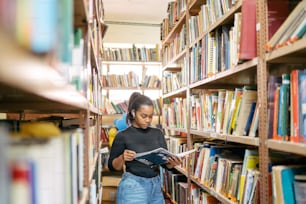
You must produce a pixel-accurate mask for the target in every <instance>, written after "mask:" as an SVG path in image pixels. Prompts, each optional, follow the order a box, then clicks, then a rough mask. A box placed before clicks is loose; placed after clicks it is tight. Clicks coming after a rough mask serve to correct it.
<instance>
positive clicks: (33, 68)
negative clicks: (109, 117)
mask: <svg viewBox="0 0 306 204" xmlns="http://www.w3.org/2000/svg"><path fill="white" fill-rule="evenodd" d="M0 43H1V47H0V52H1V53H6V57H4V58H2V59H1V61H0V87H1V89H0V90H1V91H0V93H1V95H2V99H1V102H0V103H1V106H0V107H1V109H2V110H3V111H5V110H10V111H14V110H27V109H32V110H33V109H34V110H54V111H56V110H67V111H69V110H71V111H73V110H80V109H83V110H85V109H87V108H88V106H89V104H88V102H87V99H86V98H85V97H84V96H83V95H82V94H81V93H80V92H78V91H77V90H76V89H75V88H74V87H73V86H72V85H70V84H68V83H67V82H66V81H65V79H64V78H63V77H62V76H61V75H60V74H59V72H58V71H57V70H56V69H55V68H53V67H52V66H51V65H49V63H48V61H47V57H44V58H42V57H41V56H36V55H34V54H32V53H31V52H29V51H27V50H25V49H22V48H20V47H19V46H17V45H16V43H15V42H14V41H13V40H11V39H10V38H9V37H7V36H5V34H4V33H3V32H0ZM16 59H18V60H16ZM17 73H18V74H17Z"/></svg>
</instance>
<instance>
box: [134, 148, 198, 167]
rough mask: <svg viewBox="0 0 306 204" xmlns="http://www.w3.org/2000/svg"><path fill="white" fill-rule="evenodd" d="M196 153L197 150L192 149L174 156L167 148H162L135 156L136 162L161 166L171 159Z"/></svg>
mask: <svg viewBox="0 0 306 204" xmlns="http://www.w3.org/2000/svg"><path fill="white" fill-rule="evenodd" d="M195 151H196V149H192V150H189V151H186V152H182V153H178V154H174V153H172V152H169V151H168V150H166V149H165V148H162V147H160V148H157V149H154V150H151V151H147V152H142V153H137V154H136V156H135V160H137V161H140V162H142V163H144V164H147V165H159V164H165V163H167V162H168V158H169V157H179V158H181V157H184V156H186V155H188V154H190V153H192V152H195Z"/></svg>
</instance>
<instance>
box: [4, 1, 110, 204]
mask: <svg viewBox="0 0 306 204" xmlns="http://www.w3.org/2000/svg"><path fill="white" fill-rule="evenodd" d="M99 2H100V1H99ZM99 2H98V1H94V3H95V5H96V6H97V5H98V4H99ZM57 6H58V5H57ZM71 6H73V8H72V10H74V16H73V22H71V24H72V26H74V28H81V29H82V31H83V36H82V39H84V47H86V51H87V52H84V56H85V55H86V56H87V57H86V59H87V60H88V62H89V60H91V59H94V60H93V61H91V62H90V64H91V67H90V69H91V72H92V73H95V74H96V75H98V70H99V69H98V68H99V66H100V65H99V64H100V63H99V59H100V56H99V52H97V51H96V50H95V49H93V48H94V47H100V46H99V45H97V44H94V43H97V42H98V41H93V40H92V39H91V37H89V39H86V37H85V35H86V33H87V32H88V33H91V32H92V30H90V29H91V27H90V26H89V12H88V5H87V2H86V1H85V0H84V1H83V0H82V1H75V2H73V4H71ZM70 9H71V8H70ZM12 15H13V14H12ZM37 17H39V16H37ZM29 23H31V22H29ZM12 26H13V27H14V26H15V25H12ZM98 26H100V27H102V26H105V25H101V24H100V25H98ZM54 32H56V31H54ZM71 32H72V33H71V35H72V34H73V29H72V30H71ZM97 34H98V35H100V33H99V31H98V32H97ZM56 39H57V38H56ZM57 40H58V39H57ZM100 40H101V41H102V39H100ZM101 41H99V42H98V43H101ZM0 42H1V44H2V46H1V48H0V52H1V60H0V98H1V100H0V104H1V105H0V112H1V113H6V114H7V116H8V117H7V119H9V120H25V121H28V120H34V121H35V120H37V119H40V118H48V117H50V116H55V117H57V116H59V117H63V118H65V119H73V118H78V119H79V124H78V125H79V126H80V129H79V130H78V131H81V132H82V133H81V134H82V136H83V143H82V145H83V147H84V148H83V149H82V150H83V156H84V158H83V159H82V162H83V166H82V167H81V170H77V169H75V171H82V172H83V179H82V180H83V190H82V192H79V193H80V194H79V195H78V196H77V197H78V198H77V202H78V203H84V204H85V203H88V202H89V200H90V196H89V195H90V192H89V186H90V183H91V180H92V179H94V178H93V172H94V171H95V168H96V166H97V165H96V164H98V158H99V157H98V156H99V147H100V144H101V142H100V141H99V138H100V137H99V136H100V129H99V128H100V126H99V123H100V117H101V113H100V107H99V105H100V104H99V102H98V101H97V98H91V97H89V95H90V94H88V95H87V91H88V92H91V93H92V94H97V93H96V92H94V90H92V89H90V88H89V89H87V90H85V89H81V90H78V89H77V88H76V86H75V85H74V84H73V83H72V82H71V81H69V80H68V78H67V76H66V75H65V74H64V73H62V70H61V69H62V68H63V67H62V66H63V65H62V64H61V59H60V57H59V56H57V54H58V53H57V52H58V50H56V48H55V47H53V48H52V50H51V51H50V52H48V53H42V54H35V53H34V52H33V51H32V50H31V48H25V47H24V46H21V45H20V44H18V43H17V41H16V39H14V38H13V36H12V35H10V34H9V31H8V30H6V29H5V28H4V27H1V29H0ZM61 43H65V42H56V44H61ZM57 49H58V48H57ZM71 49H72V47H71ZM84 56H83V57H84ZM85 64H87V62H86V63H85ZM71 67H73V66H72V65H71ZM83 68H84V67H83ZM86 68H89V67H86ZM97 80H98V79H97ZM89 81H91V82H89ZM89 83H92V84H89ZM93 84H95V85H93ZM84 85H85V84H84ZM86 85H87V87H90V86H89V85H93V86H96V87H95V88H96V90H95V91H97V92H98V90H99V89H100V87H101V83H100V82H99V81H97V82H96V81H94V77H92V78H91V76H90V80H88V84H86ZM91 120H93V121H94V124H93V125H94V127H93V128H94V133H93V134H95V138H96V141H91V142H92V144H90V143H89V132H90V128H92V127H90V126H91V125H92V124H91ZM81 129H82V130H81ZM62 134H63V135H62ZM65 134H66V133H64V131H63V132H62V133H61V135H60V136H63V137H64V136H65ZM78 134H79V133H78ZM63 144H64V143H63ZM90 146H92V147H94V149H95V151H96V152H95V155H96V156H95V158H94V163H95V164H94V166H89V157H90V155H89V147H90ZM27 148H30V147H27ZM25 150H27V149H25ZM25 152H26V151H25ZM62 153H64V151H63V152H62ZM59 154H60V152H59ZM75 154H76V152H75ZM56 156H59V155H56ZM60 156H61V157H62V158H65V159H67V157H72V156H70V154H67V155H66V154H64V155H60ZM56 158H57V157H54V161H56ZM71 160H72V159H71ZM67 161H68V160H67ZM59 162H60V161H59ZM39 165H40V164H39ZM61 165H64V163H63V164H59V165H56V166H61ZM69 165H70V164H69ZM63 168H64V167H63ZM72 168H74V167H72ZM77 168H79V166H78V167H77ZM65 171H67V172H68V170H67V169H66V170H65ZM69 171H70V170H69ZM71 174H72V173H71ZM50 178H52V177H50ZM73 178H75V177H73ZM73 178H72V180H73ZM35 179H36V178H35ZM37 179H41V178H40V177H39V176H37ZM45 179H46V178H44V180H45ZM65 179H66V178H65ZM0 182H4V181H3V180H1V181H0ZM72 182H73V183H75V184H76V183H77V181H74V180H73V181H72ZM38 183H41V181H39V182H38ZM2 184H3V183H1V185H2ZM3 185H5V186H6V185H10V184H7V183H6V184H3ZM97 185H99V183H97ZM71 187H72V186H71ZM35 188H36V187H35ZM63 188H64V187H63ZM33 189H34V188H33ZM74 191H75V190H74ZM36 193H37V192H35V194H36ZM46 195H47V194H46ZM55 196H57V195H55ZM58 197H59V198H58V199H60V196H58ZM69 199H70V198H69ZM0 200H1V199H0ZM50 201H51V200H50ZM0 202H2V200H1V201H0ZM51 202H52V201H51ZM63 202H64V201H63Z"/></svg>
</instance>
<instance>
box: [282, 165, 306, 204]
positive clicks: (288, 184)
mask: <svg viewBox="0 0 306 204" xmlns="http://www.w3.org/2000/svg"><path fill="white" fill-rule="evenodd" d="M305 171H306V166H288V167H286V168H284V169H283V170H282V171H281V178H282V190H283V201H284V203H286V204H295V195H294V176H295V175H296V174H301V173H303V172H304V173H305Z"/></svg>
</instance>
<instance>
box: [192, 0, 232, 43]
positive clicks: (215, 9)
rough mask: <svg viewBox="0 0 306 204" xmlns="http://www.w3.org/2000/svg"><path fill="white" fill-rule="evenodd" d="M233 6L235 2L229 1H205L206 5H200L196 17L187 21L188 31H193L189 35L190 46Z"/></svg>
mask: <svg viewBox="0 0 306 204" xmlns="http://www.w3.org/2000/svg"><path fill="white" fill-rule="evenodd" d="M235 4H237V1H229V0H225V1H224V0H223V1H221V0H216V1H207V3H206V4H202V5H201V10H200V11H199V12H198V15H195V16H190V19H188V21H189V30H192V31H194V32H191V33H190V35H189V41H190V44H191V43H193V42H194V41H195V40H196V39H197V38H198V37H199V36H201V35H203V34H204V32H206V31H207V30H208V29H209V27H210V26H212V25H213V24H214V23H215V22H216V21H217V20H218V19H220V18H221V17H222V16H224V15H225V14H227V13H228V12H229V11H230V10H231V8H232V7H233V6H234V5H235Z"/></svg>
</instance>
